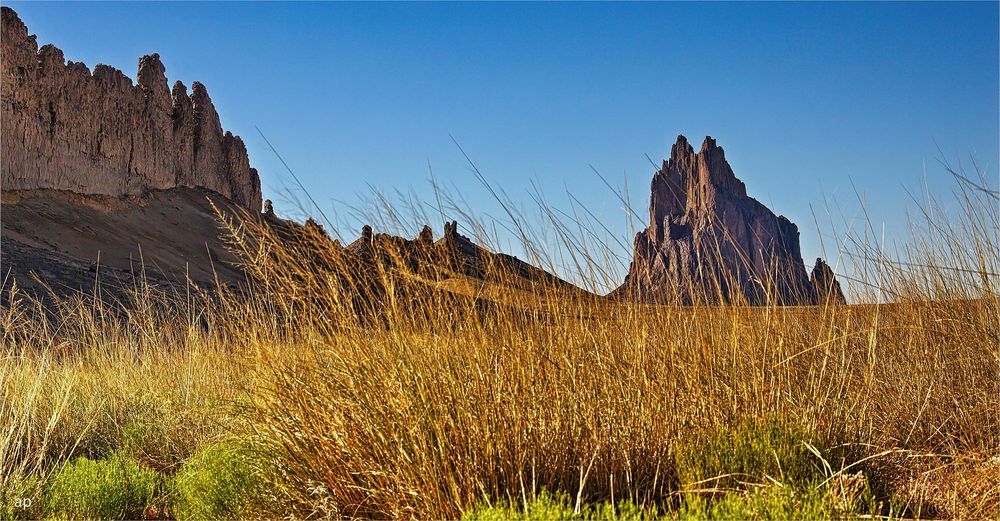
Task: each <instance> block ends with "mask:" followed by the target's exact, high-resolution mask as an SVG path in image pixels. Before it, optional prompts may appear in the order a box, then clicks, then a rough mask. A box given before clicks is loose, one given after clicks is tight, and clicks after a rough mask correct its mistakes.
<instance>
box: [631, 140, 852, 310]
mask: <svg viewBox="0 0 1000 521" xmlns="http://www.w3.org/2000/svg"><path fill="white" fill-rule="evenodd" d="M651 188H652V196H651V198H650V206H649V215H650V224H649V227H648V228H646V230H644V231H643V232H640V233H639V234H637V235H636V237H635V252H634V256H633V260H632V264H631V267H630V268H629V273H628V275H627V276H626V278H625V283H624V284H622V286H620V287H619V288H618V289H616V290H615V291H614V292H613V293H612V296H614V297H619V298H630V299H636V300H639V301H644V302H669V303H678V304H695V303H718V302H737V301H742V300H743V299H745V301H746V302H748V303H750V304H754V305H759V304H768V303H773V304H779V305H789V304H812V303H816V302H818V301H820V299H821V298H822V297H821V295H823V296H825V295H829V294H830V292H834V293H835V295H834V296H833V297H832V298H834V299H837V300H836V301H837V302H843V298H844V297H843V294H842V293H841V292H840V285H839V284H838V283H837V282H836V279H835V278H834V276H833V272H832V271H831V270H830V268H829V266H827V265H826V263H825V262H823V261H822V260H818V262H817V264H816V268H815V269H814V270H813V275H812V280H810V278H809V275H808V274H807V273H806V269H805V265H804V264H803V262H802V254H801V252H800V250H799V230H798V228H797V227H796V226H795V224H793V223H792V222H791V221H789V220H788V219H786V218H785V217H784V216H776V215H775V214H774V213H772V212H771V211H770V210H768V209H767V207H766V206H764V205H763V204H761V203H760V202H758V201H757V200H756V199H754V198H752V197H749V196H747V192H746V186H745V185H744V184H743V182H741V181H740V180H739V179H737V178H736V176H735V174H733V170H732V169H731V168H730V167H729V163H728V162H726V157H725V152H724V151H723V149H722V147H719V146H717V145H716V143H715V140H714V139H712V138H711V137H706V138H705V141H704V143H703V144H702V146H701V151H699V152H697V153H695V151H694V149H693V148H692V147H691V145H690V144H688V141H687V139H686V138H685V137H684V136H678V137H677V143H675V144H674V146H673V147H672V149H671V151H670V159H669V160H667V161H664V162H663V166H662V168H661V169H660V170H659V171H657V172H656V174H655V175H654V176H653V181H652V186H651ZM814 285H818V286H817V287H814ZM817 288H820V289H821V291H817Z"/></svg>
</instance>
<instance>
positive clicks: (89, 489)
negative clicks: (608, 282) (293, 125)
mask: <svg viewBox="0 0 1000 521" xmlns="http://www.w3.org/2000/svg"><path fill="white" fill-rule="evenodd" d="M962 186H965V185H960V188H959V191H958V195H959V202H960V204H959V205H958V207H959V208H960V209H962V210H963V211H964V212H963V213H960V214H958V215H946V214H945V213H944V212H943V211H938V209H937V208H938V207H936V206H930V207H927V208H924V209H923V210H924V214H923V217H924V227H923V228H920V229H921V230H923V231H922V232H921V234H920V235H918V236H917V238H916V240H915V242H914V244H913V245H912V247H911V248H910V249H908V250H906V251H904V252H902V253H901V254H899V255H897V256H894V258H895V259H896V260H895V261H890V260H888V259H887V258H886V257H884V256H883V255H882V254H881V251H880V250H879V248H876V247H874V246H872V245H873V244H875V243H877V241H875V242H873V241H871V240H869V239H867V238H866V237H869V236H870V234H866V233H861V234H859V236H858V237H855V239H854V240H851V241H845V243H846V244H847V245H848V246H850V248H851V251H852V252H853V254H854V255H855V256H854V257H853V258H856V259H859V260H858V264H857V266H855V269H854V273H856V274H857V276H858V277H859V278H860V279H861V280H859V281H857V284H856V287H859V288H861V289H860V290H859V291H857V292H856V294H855V295H854V298H855V299H858V300H861V301H866V302H869V304H858V305H851V306H819V307H813V308H779V307H756V308H752V307H747V306H741V305H730V306H717V307H698V308H683V307H671V306H640V305H631V304H625V303H608V302H605V301H602V300H600V299H593V298H585V297H576V298H571V297H566V298H559V297H558V296H554V295H552V294H548V293H545V291H546V290H545V289H543V288H539V290H538V294H537V295H535V296H536V297H537V298H533V297H526V296H525V291H524V289H523V288H520V289H517V290H511V291H510V292H508V293H505V292H504V290H503V288H504V285H503V284H502V280H501V281H499V282H497V283H495V284H492V285H491V286H490V291H489V292H488V293H489V298H488V299H486V298H485V297H484V298H482V299H480V298H476V297H475V296H474V295H473V296H469V295H465V294H463V292H451V291H444V290H443V289H442V288H441V287H437V286H435V285H434V284H433V283H428V282H426V281H419V280H416V279H414V278H413V277H408V276H405V275H406V274H401V273H400V272H399V271H398V270H394V269H389V268H386V269H382V270H376V272H374V273H371V274H370V275H369V277H371V278H372V280H374V279H377V281H376V282H377V284H378V285H379V287H380V288H384V291H383V292H382V293H379V294H378V297H377V298H369V299H366V300H364V302H362V304H361V305H360V307H359V301H358V299H357V298H356V297H357V291H356V284H352V283H348V282H350V281H348V282H345V280H348V279H349V278H350V277H356V275H353V274H344V273H341V272H338V269H339V268H338V266H342V265H341V264H340V263H339V261H338V259H337V258H336V255H337V254H336V253H335V252H334V251H333V250H332V249H330V247H328V246H327V245H325V244H324V243H322V239H319V238H315V237H314V238H313V239H309V240H303V241H299V242H298V243H296V244H295V245H289V244H288V243H287V241H286V242H283V241H282V240H280V239H278V238H277V237H276V236H275V235H274V234H273V233H271V232H269V231H268V230H267V229H266V228H263V227H260V226H257V225H255V224H253V222H247V223H243V224H242V225H240V224H236V225H235V226H236V228H234V230H233V231H234V234H235V237H236V239H235V241H234V247H235V248H236V250H237V251H238V252H239V253H240V254H241V256H242V258H243V259H244V261H245V262H246V264H247V269H248V272H249V273H251V275H253V276H254V277H255V279H256V280H257V281H258V283H257V284H256V285H255V286H254V290H253V293H252V294H251V295H235V294H230V293H222V294H221V295H216V296H205V295H200V296H199V295H194V296H192V295H188V294H187V293H185V294H183V295H164V294H160V293H157V292H154V291H153V290H151V289H149V288H147V287H144V286H143V285H142V284H141V283H137V285H136V287H135V288H134V291H133V293H132V298H131V299H129V301H128V302H125V303H120V304H114V305H111V304H102V303H100V302H99V301H97V300H95V299H91V298H76V299H61V300H59V301H58V302H57V305H58V309H57V310H55V311H49V312H48V314H46V312H44V311H43V310H42V309H41V307H40V306H41V304H40V303H38V302H36V301H33V300H31V299H28V298H26V297H24V296H23V295H21V294H19V293H18V292H17V291H16V290H15V291H12V292H11V294H12V295H13V296H12V297H11V298H10V300H9V301H8V302H5V303H4V306H3V308H2V318H0V320H2V330H3V338H2V342H3V344H2V353H3V357H2V359H0V518H2V519H10V518H13V519H26V518H41V517H55V518H164V517H166V518H184V519H207V518H234V517H235V518H247V517H251V518H258V517H269V518H271V517H282V518H283V517H294V518H342V517H360V518H374V519H389V518H393V519H395V518H420V519H444V518H448V519H453V518H454V519H457V518H463V519H465V518H467V519H540V518H546V519H547V518H552V519H654V518H657V519H658V518H665V519H689V518H699V519H700V518H803V517H806V518H835V517H836V518H844V517H861V516H881V517H890V518H901V517H903V518H913V517H963V518H992V519H996V518H997V516H998V515H1000V508H998V505H1000V449H998V447H1000V399H998V393H1000V377H998V370H1000V358H998V338H1000V322H998V317H1000V298H998V289H997V283H998V282H1000V278H998V273H1000V253H998V252H1000V244H998V241H997V230H998V229H1000V226H998V225H1000V220H998V213H997V202H996V199H995V195H994V194H993V193H991V192H983V191H980V190H975V189H971V188H968V189H963V188H962ZM866 229H867V228H866ZM594 257H599V256H594ZM320 264H321V265H322V266H324V267H325V269H318V268H317V266H318V265H320ZM581 272H582V273H587V272H588V270H587V269H581ZM351 280H355V282H356V279H351ZM372 280H368V279H365V280H364V281H362V282H364V283H371V282H372ZM448 284H451V285H454V284H456V282H455V281H450V282H448ZM484 300H485V301H486V302H487V303H488V304H489V305H483V302H484ZM878 302H887V303H881V304H880V303H878Z"/></svg>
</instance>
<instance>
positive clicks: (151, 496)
mask: <svg viewBox="0 0 1000 521" xmlns="http://www.w3.org/2000/svg"><path fill="white" fill-rule="evenodd" d="M161 481H162V480H161V476H160V474H159V473H157V472H156V471H154V470H152V469H149V468H146V467H143V466H142V465H140V464H139V463H138V462H137V461H136V460H135V459H134V458H131V457H128V456H126V455H124V454H123V453H120V452H116V453H113V454H111V456H109V457H108V458H106V459H102V460H91V459H88V458H86V457H78V458H76V459H74V460H73V461H71V462H69V463H68V464H67V465H66V466H65V467H63V469H62V470H61V471H60V472H59V473H58V474H56V475H55V476H54V477H53V478H52V479H51V481H49V483H48V484H47V485H46V487H45V493H44V507H45V510H46V512H47V514H48V515H49V516H54V517H69V518H98V519H139V518H141V517H142V515H143V512H144V511H145V510H146V507H147V506H150V505H152V504H153V503H154V501H155V500H156V499H157V494H158V492H159V491H160V488H161V484H162V483H161Z"/></svg>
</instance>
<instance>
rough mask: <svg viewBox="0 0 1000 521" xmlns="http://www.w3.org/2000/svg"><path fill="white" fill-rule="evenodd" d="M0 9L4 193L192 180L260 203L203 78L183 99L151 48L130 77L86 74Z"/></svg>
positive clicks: (96, 191)
mask: <svg viewBox="0 0 1000 521" xmlns="http://www.w3.org/2000/svg"><path fill="white" fill-rule="evenodd" d="M2 11H3V12H2V17H3V25H2V30H3V38H2V41H0V62H2V75H3V78H2V81H3V84H2V103H0V109H2V112H0V121H2V146H3V154H2V164H0V167H2V180H0V185H2V188H3V189H4V190H34V189H54V190H66V191H70V192H75V193H80V194H92V195H111V196H121V195H141V194H143V193H144V192H146V191H147V190H151V189H169V188H175V187H200V188H206V189H209V190H211V191H214V192H216V193H218V194H220V195H223V196H225V197H227V198H229V199H231V200H233V201H234V202H236V203H237V204H239V205H240V206H243V207H245V208H248V209H250V210H252V211H255V212H259V211H260V210H261V190H260V178H259V177H258V175H257V171H256V170H255V169H253V168H251V167H250V162H249V159H248V157H247V151H246V147H245V146H244V145H243V141H242V140H241V139H240V138H239V137H238V136H234V135H233V134H232V133H230V132H225V131H224V130H223V128H222V125H221V123H220V121H219V115H218V113H217V112H216V110H215V106H214V105H213V104H212V99H211V98H210V97H209V95H208V91H207V90H205V87H204V85H202V84H201V83H198V82H194V84H193V85H192V92H191V94H190V96H189V95H188V93H187V89H186V87H185V86H184V85H183V84H182V83H181V82H179V81H178V82H176V83H174V86H173V89H170V88H168V86H167V77H166V69H165V67H164V66H163V63H162V62H161V61H160V57H159V55H157V54H150V55H146V56H143V57H142V58H141V59H140V60H139V67H138V74H137V76H136V83H135V84H133V83H132V80H131V78H129V77H128V76H126V75H125V74H123V73H122V72H121V71H119V70H117V69H114V68H112V67H109V66H107V65H96V66H95V67H94V70H93V72H91V71H90V70H89V69H88V68H87V66H86V65H84V64H82V63H76V62H72V61H70V62H67V61H65V60H64V58H63V53H62V51H60V50H59V49H58V48H56V47H54V46H53V45H44V46H42V47H41V48H39V47H38V44H37V43H36V41H35V36H34V35H29V34H28V29H27V27H26V26H25V25H24V23H22V22H21V20H20V18H18V16H17V13H15V12H14V11H13V10H12V9H10V8H8V7H3V8H2Z"/></svg>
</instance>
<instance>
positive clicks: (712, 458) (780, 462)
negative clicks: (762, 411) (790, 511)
mask: <svg viewBox="0 0 1000 521" xmlns="http://www.w3.org/2000/svg"><path fill="white" fill-rule="evenodd" d="M810 441H811V440H809V438H808V437H807V436H806V435H805V434H804V433H803V432H801V431H799V430H797V429H794V428H791V427H788V426H786V425H783V424H781V423H779V422H777V421H773V420H772V421H766V422H752V421H748V422H746V423H744V424H743V425H741V426H739V427H737V428H736V429H732V430H728V429H727V430H718V431H715V432H711V433H709V434H705V435H701V436H699V437H697V438H695V439H694V440H692V441H691V442H689V443H682V444H680V446H679V447H678V449H677V453H676V458H675V462H676V468H677V477H678V478H679V479H680V485H681V487H682V488H684V489H688V490H690V489H720V490H742V489H744V488H746V487H747V486H748V485H749V484H758V485H763V484H773V483H775V482H777V483H779V484H781V485H782V486H791V487H793V488H796V489H800V490H801V489H804V488H808V487H809V486H811V485H816V484H818V483H819V482H821V481H823V480H824V479H826V476H825V474H824V472H823V466H822V465H823V464H822V461H821V460H820V459H819V458H818V457H817V456H816V455H815V454H813V453H812V451H810V450H809V448H808V447H807V446H806V443H807V442H810ZM811 443H812V445H813V446H814V447H816V448H817V450H819V451H820V453H821V454H822V453H823V449H822V445H821V444H819V445H817V443H816V442H811ZM716 478H718V479H716Z"/></svg>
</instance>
